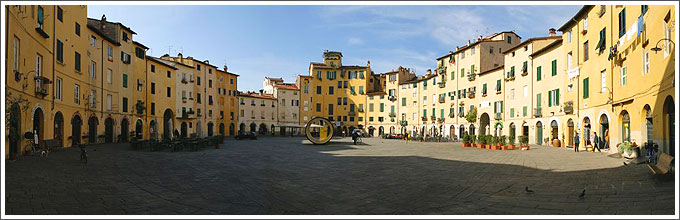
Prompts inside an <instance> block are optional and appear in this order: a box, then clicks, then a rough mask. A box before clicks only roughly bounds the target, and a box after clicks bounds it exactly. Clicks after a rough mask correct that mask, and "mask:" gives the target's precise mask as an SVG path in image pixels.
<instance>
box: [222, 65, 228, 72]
mask: <svg viewBox="0 0 680 220" xmlns="http://www.w3.org/2000/svg"><path fill="white" fill-rule="evenodd" d="M223 68H224V72H227V64H224V66H223Z"/></svg>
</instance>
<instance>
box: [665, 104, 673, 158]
mask: <svg viewBox="0 0 680 220" xmlns="http://www.w3.org/2000/svg"><path fill="white" fill-rule="evenodd" d="M663 115H664V120H663V123H664V125H663V127H664V138H663V139H664V142H666V143H665V144H664V145H665V146H666V147H668V154H669V155H671V156H673V157H675V104H674V102H673V98H672V97H671V96H670V95H669V96H667V97H666V100H664V102H663Z"/></svg>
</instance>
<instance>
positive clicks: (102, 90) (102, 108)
mask: <svg viewBox="0 0 680 220" xmlns="http://www.w3.org/2000/svg"><path fill="white" fill-rule="evenodd" d="M101 64H102V65H101V66H102V71H101V73H102V77H99V78H101V82H102V83H101V85H102V86H101V87H100V89H101V92H100V93H101V95H102V99H101V101H100V102H101V106H102V107H101V108H100V112H101V113H102V116H101V118H104V38H103V37H102V56H101ZM111 74H113V73H111ZM111 77H113V76H111Z"/></svg>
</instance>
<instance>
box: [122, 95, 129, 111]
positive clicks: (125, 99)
mask: <svg viewBox="0 0 680 220" xmlns="http://www.w3.org/2000/svg"><path fill="white" fill-rule="evenodd" d="M127 111H128V99H127V98H125V97H123V112H127Z"/></svg>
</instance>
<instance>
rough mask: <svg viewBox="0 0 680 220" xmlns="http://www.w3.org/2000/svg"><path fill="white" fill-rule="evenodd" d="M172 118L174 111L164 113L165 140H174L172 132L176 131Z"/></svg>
mask: <svg viewBox="0 0 680 220" xmlns="http://www.w3.org/2000/svg"><path fill="white" fill-rule="evenodd" d="M172 118H173V114H172V110H170V109H166V110H165V112H164V113H163V140H171V139H172V132H173V130H174V128H173V127H174V126H173V121H172Z"/></svg>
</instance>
